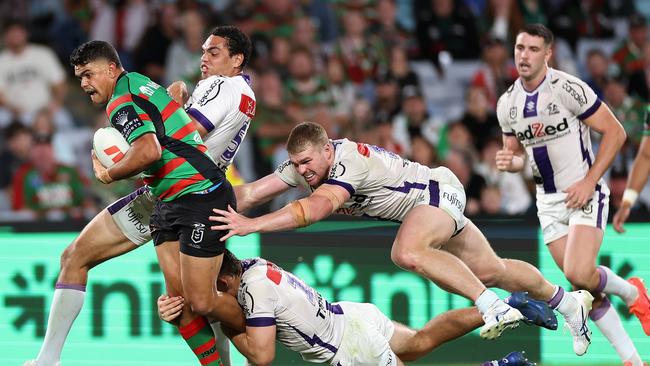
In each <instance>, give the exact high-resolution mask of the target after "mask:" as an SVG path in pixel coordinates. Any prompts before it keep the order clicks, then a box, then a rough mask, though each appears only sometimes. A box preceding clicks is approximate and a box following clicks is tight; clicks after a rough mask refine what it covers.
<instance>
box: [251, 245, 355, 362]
mask: <svg viewBox="0 0 650 366" xmlns="http://www.w3.org/2000/svg"><path fill="white" fill-rule="evenodd" d="M242 267H243V273H242V278H241V281H242V283H241V286H240V288H239V293H238V301H239V303H240V304H241V305H242V306H243V308H244V314H245V315H246V325H247V326H266V325H273V324H275V325H276V327H277V328H276V329H277V335H276V337H277V340H278V341H279V342H280V343H282V344H283V345H285V346H286V347H287V348H289V349H291V350H293V351H296V352H299V353H300V354H301V356H302V357H303V359H305V360H307V361H310V362H327V361H329V360H330V359H331V358H332V357H333V356H334V354H335V353H336V351H337V350H338V346H339V344H340V342H341V338H342V337H343V330H344V324H345V323H344V317H343V316H342V315H343V311H342V309H341V307H340V306H338V305H336V304H330V303H329V302H328V301H327V300H326V299H323V298H322V296H321V295H320V294H319V293H318V292H317V291H315V290H314V289H313V288H311V287H309V286H308V285H306V284H305V283H304V282H303V281H302V280H300V279H299V278H297V277H296V276H295V275H293V274H292V273H290V272H287V271H284V270H283V269H282V268H280V267H278V266H276V265H275V264H273V263H271V262H268V261H266V260H264V259H262V258H255V259H250V260H245V261H242Z"/></svg>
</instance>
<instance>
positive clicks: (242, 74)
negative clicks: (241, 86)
mask: <svg viewBox="0 0 650 366" xmlns="http://www.w3.org/2000/svg"><path fill="white" fill-rule="evenodd" d="M239 75H241V77H243V78H244V80H245V81H246V84H248V86H250V87H251V89H252V88H253V82H252V81H251V76H250V75H248V74H244V73H243V72H242V73H241V74H239Z"/></svg>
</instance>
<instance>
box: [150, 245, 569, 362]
mask: <svg viewBox="0 0 650 366" xmlns="http://www.w3.org/2000/svg"><path fill="white" fill-rule="evenodd" d="M217 288H218V289H219V290H220V291H223V292H227V293H229V294H230V295H232V296H234V297H236V298H237V301H238V303H239V305H240V306H241V307H242V308H243V311H244V313H245V315H246V331H245V332H243V333H237V332H233V331H231V330H229V329H225V328H224V333H226V334H227V335H228V336H229V337H230V338H231V340H232V342H233V344H234V345H235V346H236V347H237V349H238V350H239V351H240V352H241V353H242V354H243V355H244V356H245V357H246V358H247V359H248V360H249V361H250V362H252V363H253V364H255V365H268V364H270V363H271V362H273V359H274V358H275V340H276V339H277V340H278V341H279V342H280V343H282V344H283V345H284V346H286V347H287V348H289V349H290V350H292V351H296V352H298V353H300V355H301V356H302V358H303V359H304V360H305V361H309V362H315V363H329V364H331V365H343V366H348V365H402V364H403V361H413V360H416V359H418V358H420V357H422V356H424V355H426V354H427V353H429V352H431V351H432V350H433V349H434V348H436V347H438V346H439V345H441V344H443V343H445V342H448V341H451V340H453V339H455V338H458V337H460V336H462V335H464V334H467V333H469V332H471V331H472V330H474V329H476V328H478V327H479V326H481V325H482V324H483V319H482V317H481V314H480V313H479V312H478V310H477V309H476V308H475V307H474V308H465V309H457V310H451V311H448V312H445V313H443V314H441V315H439V316H437V317H435V318H433V319H432V320H430V321H429V322H428V323H427V324H426V325H425V326H424V328H422V329H420V330H414V329H410V328H408V327H406V326H405V325H403V324H400V323H397V322H394V321H391V320H390V319H388V317H386V316H385V315H384V314H383V313H382V312H381V311H380V310H379V309H378V308H377V307H376V306H375V305H373V304H368V303H366V304H362V303H354V302H339V303H330V302H328V301H327V300H326V299H324V298H323V297H322V296H321V295H320V294H319V293H318V292H317V291H316V290H314V289H313V288H311V287H310V286H308V285H307V284H305V283H304V282H303V281H302V280H301V279H300V278H298V277H297V276H296V275H294V274H293V273H291V272H288V271H285V270H283V269H282V268H280V267H278V266H276V265H275V264H273V263H271V262H269V261H267V260H265V259H262V258H252V259H245V260H242V261H240V260H238V259H237V258H236V257H235V256H234V255H233V254H232V253H231V252H229V251H228V250H226V251H225V253H224V257H223V263H222V265H221V270H220V272H219V277H218V278H217ZM183 303H184V300H183V298H182V297H180V296H177V297H169V296H167V295H163V296H161V297H160V298H159V299H158V312H159V315H160V317H161V319H163V320H165V321H168V322H169V321H172V320H173V319H175V318H176V317H178V316H179V315H180V313H181V311H182V309H183ZM519 303H521V304H522V307H524V308H526V309H525V310H524V311H522V313H526V310H530V309H531V307H530V306H525V305H524V303H525V304H528V303H527V302H526V301H519ZM535 303H536V304H540V303H541V302H535ZM541 304H543V305H544V306H545V304H544V303H541ZM528 305H530V304H528ZM545 307H546V308H547V312H545V313H546V314H550V315H551V316H552V317H553V318H554V316H553V312H552V311H551V310H550V308H548V306H545ZM540 312H541V313H544V311H540ZM551 323H552V321H551ZM555 325H556V326H557V322H555ZM506 364H507V365H509V366H511V365H524V366H528V365H533V364H532V363H530V362H528V360H527V359H526V358H525V357H524V356H523V354H522V353H521V352H514V353H511V354H509V355H508V356H506V358H503V359H501V360H499V361H490V362H488V363H486V365H506Z"/></svg>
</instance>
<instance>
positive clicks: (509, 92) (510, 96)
mask: <svg viewBox="0 0 650 366" xmlns="http://www.w3.org/2000/svg"><path fill="white" fill-rule="evenodd" d="M518 84H519V79H517V80H515V81H514V82H513V83H512V84H510V86H509V87H508V89H506V91H505V92H503V94H501V96H500V97H499V99H498V100H497V106H498V105H499V104H502V103H505V104H507V103H508V102H510V101H512V100H514V99H515V97H516V96H517V93H518V92H519V91H520V90H519V89H520V87H518Z"/></svg>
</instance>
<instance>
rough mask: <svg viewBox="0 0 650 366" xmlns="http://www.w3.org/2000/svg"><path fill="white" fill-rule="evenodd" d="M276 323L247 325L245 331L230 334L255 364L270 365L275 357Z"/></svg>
mask: <svg viewBox="0 0 650 366" xmlns="http://www.w3.org/2000/svg"><path fill="white" fill-rule="evenodd" d="M275 332H276V328H275V325H271V326H267V327H246V332H245V333H239V334H237V335H234V334H232V333H231V334H228V336H229V337H231V338H230V340H231V341H232V343H233V344H234V345H235V347H237V349H238V350H239V352H241V354H242V355H244V357H246V358H247V359H248V361H250V362H252V363H253V364H254V365H270V364H271V362H273V359H274V358H275Z"/></svg>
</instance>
